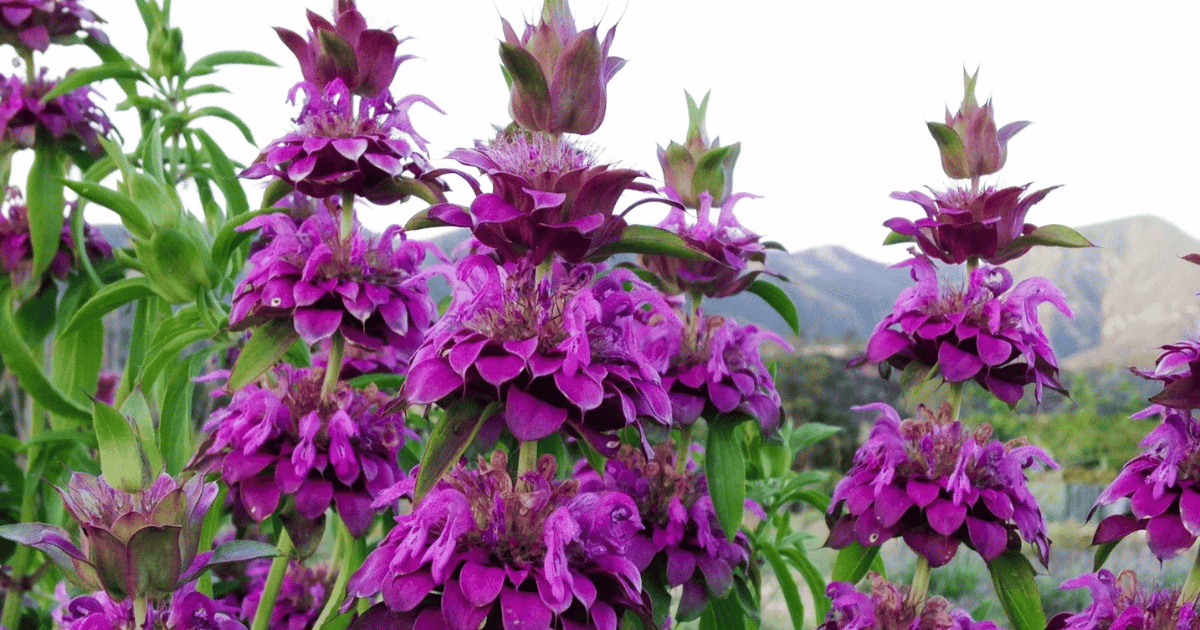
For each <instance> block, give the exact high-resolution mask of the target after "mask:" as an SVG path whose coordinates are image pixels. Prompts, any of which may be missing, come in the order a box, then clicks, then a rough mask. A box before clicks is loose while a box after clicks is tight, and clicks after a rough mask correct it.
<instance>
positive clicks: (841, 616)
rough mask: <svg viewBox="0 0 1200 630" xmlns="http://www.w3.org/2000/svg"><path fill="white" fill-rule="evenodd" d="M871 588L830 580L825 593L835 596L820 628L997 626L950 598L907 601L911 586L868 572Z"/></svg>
mask: <svg viewBox="0 0 1200 630" xmlns="http://www.w3.org/2000/svg"><path fill="white" fill-rule="evenodd" d="M867 579H869V580H870V581H871V592H870V593H861V592H859V591H858V590H856V589H855V588H854V585H853V584H849V583H847V582H831V583H830V584H829V586H828V587H826V589H825V594H826V595H827V596H828V597H829V598H830V599H832V600H833V603H832V604H833V605H832V607H831V608H830V610H829V616H827V617H826V618H825V623H823V624H821V625H820V626H817V630H998V628H997V626H996V624H994V623H992V622H990V621H975V620H973V619H971V615H970V613H968V612H967V611H965V610H962V609H961V608H956V609H954V610H951V609H950V602H947V601H946V600H945V599H944V598H941V597H930V598H928V599H926V600H925V601H923V602H921V603H920V604H919V605H916V606H914V605H912V604H910V603H908V588H907V587H904V586H896V585H895V584H892V583H891V582H888V581H886V580H884V579H883V578H882V577H880V576H879V574H878V573H868V574H867Z"/></svg>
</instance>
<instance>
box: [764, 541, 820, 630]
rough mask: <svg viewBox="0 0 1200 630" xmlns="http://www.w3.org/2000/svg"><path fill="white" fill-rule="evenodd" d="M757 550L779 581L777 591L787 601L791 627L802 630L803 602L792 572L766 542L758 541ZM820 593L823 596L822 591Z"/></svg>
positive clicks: (781, 557)
mask: <svg viewBox="0 0 1200 630" xmlns="http://www.w3.org/2000/svg"><path fill="white" fill-rule="evenodd" d="M758 551H759V553H761V554H762V555H763V557H765V558H766V559H767V563H769V564H770V565H771V570H772V571H774V572H775V579H776V580H777V581H778V582H779V591H780V593H782V594H783V600H784V601H785V602H787V608H788V614H789V615H791V617H792V627H793V628H795V630H804V602H802V601H801V600H800V589H799V588H798V587H797V586H796V580H795V578H793V577H792V572H791V571H789V570H788V567H787V564H785V563H784V562H783V556H780V555H779V551H777V550H776V549H775V548H774V547H772V546H771V544H770V543H766V542H759V545H758ZM821 595H822V596H823V595H824V593H822V594H821Z"/></svg>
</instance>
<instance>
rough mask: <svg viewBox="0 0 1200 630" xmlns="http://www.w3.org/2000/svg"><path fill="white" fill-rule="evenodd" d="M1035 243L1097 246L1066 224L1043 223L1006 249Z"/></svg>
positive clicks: (1054, 245)
mask: <svg viewBox="0 0 1200 630" xmlns="http://www.w3.org/2000/svg"><path fill="white" fill-rule="evenodd" d="M1033 245H1048V246H1051V247H1095V246H1096V245H1095V244H1094V243H1092V242H1091V241H1089V240H1087V239H1086V238H1084V236H1083V235H1082V234H1080V233H1079V232H1076V231H1075V230H1073V229H1071V228H1069V227H1067V226H1065V225H1056V224H1052V225H1043V226H1042V227H1039V228H1038V229H1036V230H1034V231H1033V233H1032V234H1027V235H1025V236H1020V237H1017V238H1015V239H1013V241H1012V242H1011V243H1009V245H1008V246H1007V247H1005V248H1004V249H1005V250H1006V251H1007V250H1013V249H1021V248H1024V247H1030V246H1033Z"/></svg>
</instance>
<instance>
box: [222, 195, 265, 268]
mask: <svg viewBox="0 0 1200 630" xmlns="http://www.w3.org/2000/svg"><path fill="white" fill-rule="evenodd" d="M279 211H280V210H279V208H264V209H262V210H255V211H254V212H245V213H242V214H239V215H237V216H230V217H229V220H228V221H226V222H225V225H222V226H221V230H220V231H219V232H217V236H216V237H215V238H213V244H212V258H213V262H214V263H215V264H216V265H217V268H218V269H221V268H224V267H225V265H226V264H228V263H229V257H230V256H232V255H233V250H234V249H236V248H237V246H238V245H239V244H240V243H241V242H243V241H245V240H248V239H250V238H251V237H253V236H254V232H253V231H238V228H239V227H241V226H243V225H245V224H246V223H247V222H248V221H250V219H254V218H257V217H260V216H262V215H264V214H274V213H276V212H279Z"/></svg>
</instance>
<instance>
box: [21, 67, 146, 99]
mask: <svg viewBox="0 0 1200 630" xmlns="http://www.w3.org/2000/svg"><path fill="white" fill-rule="evenodd" d="M104 79H139V80H141V79H142V73H141V72H140V71H138V70H137V69H135V68H133V67H131V66H130V65H129V63H128V62H119V61H117V62H111V63H102V64H100V65H98V66H92V67H91V68H83V69H82V70H75V71H74V72H70V73H68V74H67V76H65V77H63V79H62V81H59V82H58V84H56V85H55V86H54V89H52V90H50V91H49V92H47V93H46V95H45V96H43V97H42V102H43V103H46V102H48V101H49V100H50V99H52V98H55V97H57V96H62V95H63V94H66V93H67V92H70V91H72V90H75V89H78V88H81V87H83V86H85V85H88V84H91V83H95V82H97V81H103V80H104Z"/></svg>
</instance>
